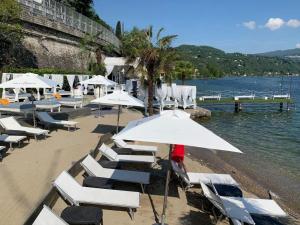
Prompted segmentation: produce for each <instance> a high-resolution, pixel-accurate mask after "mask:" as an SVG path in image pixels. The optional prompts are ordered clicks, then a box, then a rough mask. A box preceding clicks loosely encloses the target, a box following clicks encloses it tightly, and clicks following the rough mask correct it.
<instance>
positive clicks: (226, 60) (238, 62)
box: [176, 45, 300, 77]
mask: <svg viewBox="0 0 300 225" xmlns="http://www.w3.org/2000/svg"><path fill="white" fill-rule="evenodd" d="M176 49H177V51H178V52H179V54H180V56H181V58H182V59H183V60H187V61H190V62H191V63H193V64H194V66H195V67H196V69H197V70H198V72H199V74H198V76H209V77H220V76H225V75H245V74H246V75H284V74H287V75H289V74H300V61H298V60H294V59H291V58H288V57H278V56H275V57H271V56H266V55H260V54H243V53H238V52H237V53H226V52H225V51H223V50H221V49H217V48H214V47H210V46H196V45H180V46H178V47H176Z"/></svg>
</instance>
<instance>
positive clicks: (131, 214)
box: [128, 208, 134, 220]
mask: <svg viewBox="0 0 300 225" xmlns="http://www.w3.org/2000/svg"><path fill="white" fill-rule="evenodd" d="M128 213H129V216H130V218H131V220H133V219H134V212H133V209H131V208H130V209H129V212H128Z"/></svg>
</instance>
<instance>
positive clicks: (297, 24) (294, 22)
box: [286, 19, 300, 28]
mask: <svg viewBox="0 0 300 225" xmlns="http://www.w3.org/2000/svg"><path fill="white" fill-rule="evenodd" d="M286 25H287V26H289V27H293V28H297V27H300V20H297V19H290V20H289V21H288V22H287V23H286Z"/></svg>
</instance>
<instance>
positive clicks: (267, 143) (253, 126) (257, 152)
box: [186, 77, 300, 208]
mask: <svg viewBox="0 0 300 225" xmlns="http://www.w3.org/2000/svg"><path fill="white" fill-rule="evenodd" d="M186 84H188V85H196V86H197V94H198V96H201V95H212V94H219V93H220V94H222V96H225V97H226V96H227V97H229V96H233V95H240V94H251V93H254V94H255V95H256V96H257V97H263V96H271V95H272V94H274V93H276V94H279V93H283V94H286V93H288V92H290V91H291V95H292V98H293V99H294V101H295V105H293V106H292V110H290V111H283V112H279V105H278V104H275V105H256V106H253V105H244V106H243V112H241V113H238V114H237V113H234V112H233V111H234V107H233V105H229V106H212V105H210V106H209V105H206V106H204V107H206V108H208V109H211V110H212V112H213V116H212V118H211V119H210V120H205V121H201V124H202V125H204V126H206V127H208V128H209V129H211V130H212V131H214V132H215V133H217V134H218V135H220V136H221V137H223V138H225V139H226V140H228V141H229V142H230V143H232V144H233V145H235V146H236V147H238V148H239V149H241V150H242V151H243V152H244V153H246V154H244V155H243V156H242V157H241V156H236V155H235V154H224V156H223V155H222V157H224V159H225V160H228V161H231V163H235V164H237V165H239V166H243V167H244V168H246V170H247V171H248V172H249V173H251V174H253V175H254V176H255V178H256V179H257V180H258V181H260V182H261V183H265V185H267V186H268V188H270V187H271V188H273V189H275V190H276V191H277V192H279V194H280V195H285V196H286V197H290V198H291V197H292V198H291V199H294V200H295V204H298V207H299V208H300V206H299V205H300V203H299V200H300V199H299V198H300V197H299V195H300V111H299V110H298V109H297V107H300V77H286V78H284V79H282V77H239V78H238V77H229V78H222V79H216V80H191V81H187V82H186ZM288 195H290V196H288ZM293 196H295V197H293Z"/></svg>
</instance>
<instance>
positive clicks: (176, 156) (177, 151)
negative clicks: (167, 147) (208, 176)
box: [171, 145, 184, 163]
mask: <svg viewBox="0 0 300 225" xmlns="http://www.w3.org/2000/svg"><path fill="white" fill-rule="evenodd" d="M171 159H172V160H174V161H175V162H178V163H179V162H183V160H184V145H174V147H173V151H172V154H171Z"/></svg>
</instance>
